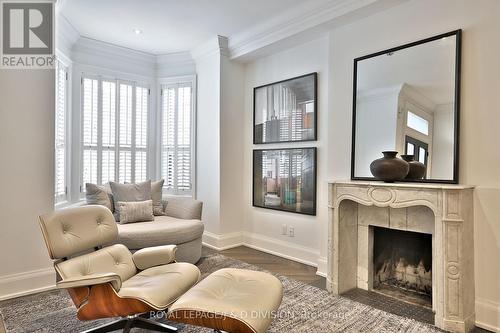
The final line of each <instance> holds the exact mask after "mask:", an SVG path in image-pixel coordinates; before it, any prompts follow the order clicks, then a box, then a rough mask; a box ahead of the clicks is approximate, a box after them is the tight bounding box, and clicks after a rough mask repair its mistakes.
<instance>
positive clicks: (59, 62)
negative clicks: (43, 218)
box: [53, 57, 71, 208]
mask: <svg viewBox="0 0 500 333" xmlns="http://www.w3.org/2000/svg"><path fill="white" fill-rule="evenodd" d="M60 66H62V67H63V68H64V72H65V80H64V90H65V98H64V187H65V191H64V194H63V195H59V196H56V185H55V183H56V167H57V166H56V160H55V158H56V156H55V154H56V149H57V146H56V137H55V135H56V128H55V126H56V123H57V107H58V105H57V100H58V91H57V90H58V78H59V73H58V72H59V67H60ZM70 82H71V63H68V62H67V61H64V60H63V59H60V58H59V57H58V58H57V59H56V66H55V89H56V91H55V94H54V95H55V96H54V97H55V110H54V196H53V199H54V207H56V208H57V207H62V206H65V205H67V204H68V202H69V201H70V200H71V193H70V192H71V191H70V189H71V164H70V161H71V156H70V147H71V131H70V127H71V114H70V112H69V111H70V105H71V85H70Z"/></svg>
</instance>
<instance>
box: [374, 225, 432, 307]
mask: <svg viewBox="0 0 500 333" xmlns="http://www.w3.org/2000/svg"><path fill="white" fill-rule="evenodd" d="M373 290H374V291H377V292H380V293H383V294H386V295H388V296H391V297H396V298H398V299H400V300H403V301H406V302H409V303H413V304H417V305H422V306H425V307H428V308H432V235H430V234H425V233H419V232H410V231H401V230H393V229H388V228H381V227H373Z"/></svg>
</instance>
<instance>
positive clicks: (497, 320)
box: [476, 297, 500, 332]
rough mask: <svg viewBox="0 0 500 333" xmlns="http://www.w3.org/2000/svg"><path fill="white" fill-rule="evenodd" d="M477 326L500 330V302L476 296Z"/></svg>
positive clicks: (493, 330) (489, 329) (494, 330)
mask: <svg viewBox="0 0 500 333" xmlns="http://www.w3.org/2000/svg"><path fill="white" fill-rule="evenodd" d="M476 326H478V327H481V328H484V329H486V330H488V331H492V332H500V303H496V302H492V301H490V300H487V299H482V298H478V297H476Z"/></svg>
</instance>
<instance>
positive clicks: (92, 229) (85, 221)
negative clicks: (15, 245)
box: [40, 205, 118, 259]
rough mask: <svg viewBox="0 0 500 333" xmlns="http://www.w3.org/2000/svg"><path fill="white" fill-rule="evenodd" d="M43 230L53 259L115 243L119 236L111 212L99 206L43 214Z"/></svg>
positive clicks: (41, 220)
mask: <svg viewBox="0 0 500 333" xmlns="http://www.w3.org/2000/svg"><path fill="white" fill-rule="evenodd" d="M40 227H41V228H42V233H43V236H44V239H45V243H46V245H47V248H48V250H49V255H50V258H51V259H60V258H64V257H69V256H71V255H73V254H77V253H79V252H82V251H86V250H88V249H93V248H95V247H96V246H100V245H102V244H109V243H113V242H114V241H115V239H116V237H117V235H118V228H117V226H116V222H115V219H114V218H113V215H112V214H111V212H110V211H109V209H107V208H105V207H103V206H97V205H89V206H82V207H78V208H74V209H61V210H58V211H55V212H52V213H49V214H46V215H42V216H40Z"/></svg>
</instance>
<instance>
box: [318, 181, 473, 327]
mask: <svg viewBox="0 0 500 333" xmlns="http://www.w3.org/2000/svg"><path fill="white" fill-rule="evenodd" d="M328 192H329V201H328V204H329V210H330V218H329V220H330V221H329V227H328V275H327V288H328V290H329V291H330V292H332V293H335V294H341V293H343V292H346V291H347V290H349V289H352V288H356V287H358V288H363V289H370V288H371V284H370V282H365V281H368V280H369V279H368V280H367V276H368V275H369V273H368V272H369V268H367V267H370V264H369V263H368V264H367V262H369V260H370V259H371V258H370V255H369V253H370V249H369V247H370V246H372V249H371V251H372V252H373V243H370V242H369V241H368V238H369V234H368V233H367V232H365V230H369V229H370V228H369V226H371V225H377V223H378V222H377V221H376V219H377V216H378V214H373V215H370V216H369V218H368V219H366V218H364V219H363V220H365V221H358V219H359V215H358V207H359V206H360V205H362V206H375V207H380V208H381V209H382V208H385V209H389V210H393V209H397V208H405V209H407V210H408V214H409V212H410V209H412V212H413V213H412V214H413V215H415V214H416V215H417V217H418V215H419V214H420V213H419V211H418V210H417V211H416V213H415V209H414V208H417V207H421V206H424V207H427V208H428V209H425V210H426V211H429V210H430V211H432V213H433V215H432V214H431V213H430V212H429V214H427V215H428V216H431V217H429V219H430V221H429V223H427V227H425V226H422V230H419V229H418V228H419V226H418V225H417V226H414V227H413V228H417V230H416V231H420V232H426V233H431V234H432V243H433V244H432V252H433V256H432V290H433V295H432V308H433V311H434V313H435V325H436V326H437V327H439V328H442V329H444V330H448V331H453V332H469V331H470V330H472V328H473V327H474V320H475V312H474V237H473V231H474V223H473V222H474V221H473V218H474V217H473V216H474V214H473V187H472V186H463V185H446V184H443V185H441V184H416V183H393V184H388V183H382V182H364V181H345V182H331V183H329V186H328ZM387 207H388V208H387ZM410 207H412V208H410ZM421 215H425V214H424V213H422V214H421ZM391 216H392V215H391ZM432 218H433V220H432ZM366 220H368V222H366ZM371 220H373V221H371ZM416 220H418V218H417V219H416ZM362 224H363V225H362ZM384 226H385V227H389V228H393V227H392V226H391V225H384ZM429 226H430V227H429ZM404 228H406V226H405V227H404ZM394 229H397V227H394ZM405 230H406V229H405ZM408 230H411V231H415V230H413V229H410V227H409V226H408ZM363 241H364V242H365V243H364V244H368V245H362V244H361V242H363ZM358 242H360V243H358ZM365 248H366V253H364V252H363V249H365ZM358 252H359V253H358ZM365 257H366V258H365ZM371 260H372V259H371Z"/></svg>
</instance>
